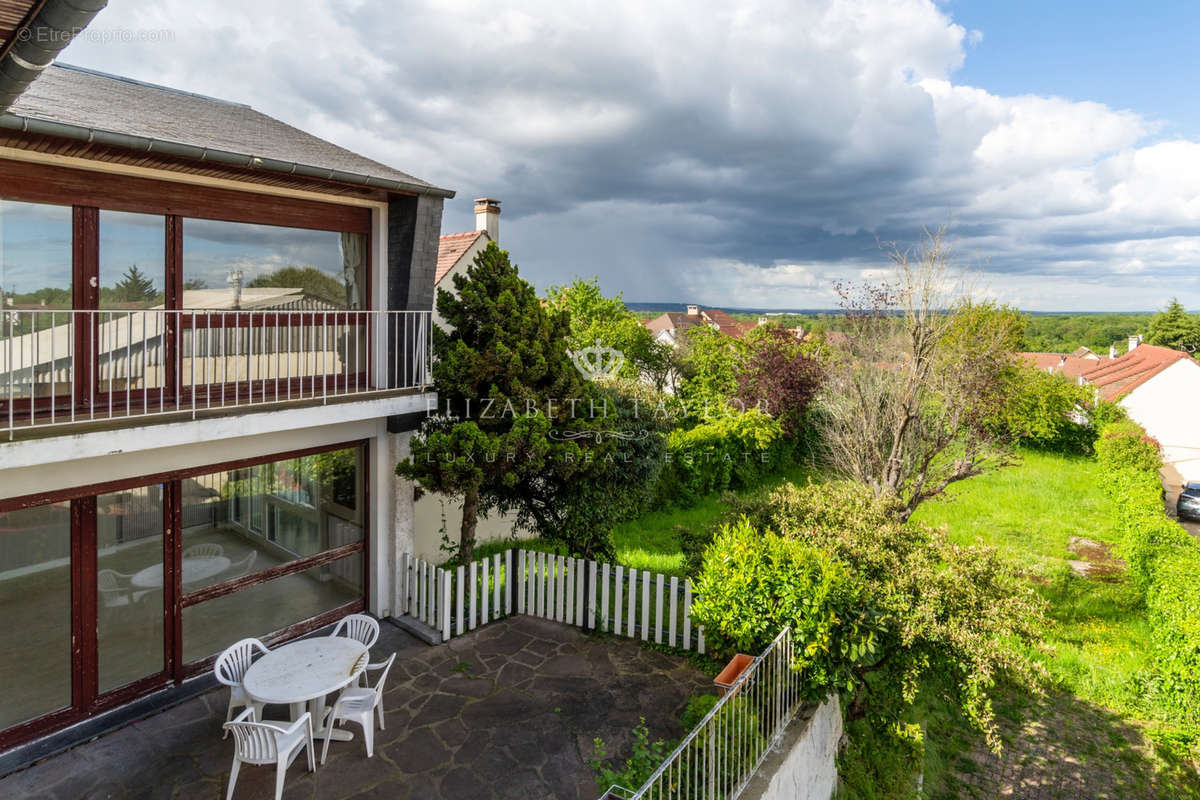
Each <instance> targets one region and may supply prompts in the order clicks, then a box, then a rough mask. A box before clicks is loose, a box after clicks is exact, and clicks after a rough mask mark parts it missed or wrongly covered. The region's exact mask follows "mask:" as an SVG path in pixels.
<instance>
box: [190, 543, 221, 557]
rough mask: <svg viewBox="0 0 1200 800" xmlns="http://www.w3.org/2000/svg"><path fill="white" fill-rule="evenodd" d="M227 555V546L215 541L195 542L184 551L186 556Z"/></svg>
mask: <svg viewBox="0 0 1200 800" xmlns="http://www.w3.org/2000/svg"><path fill="white" fill-rule="evenodd" d="M223 555H225V548H224V547H221V545H219V544H214V543H213V542H205V543H203V544H194V545H192V546H191V547H189V548H187V549H186V550H184V551H183V557H184V558H218V557H219V556H223Z"/></svg>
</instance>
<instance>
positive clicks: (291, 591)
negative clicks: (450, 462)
mask: <svg viewBox="0 0 1200 800" xmlns="http://www.w3.org/2000/svg"><path fill="white" fill-rule="evenodd" d="M364 454H365V447H364V446H363V445H362V444H354V445H347V446H340V447H338V448H336V449H332V450H325V451H321V452H308V453H300V454H291V455H285V456H278V457H273V458H272V459H270V460H260V461H258V462H257V463H253V462H252V463H237V464H231V465H226V466H221V467H210V468H207V469H205V470H204V471H198V470H197V471H193V473H192V474H187V475H183V476H172V477H164V478H162V479H159V480H154V481H150V480H146V481H132V482H128V484H127V485H126V484H122V485H118V486H111V485H110V486H106V487H104V488H103V489H102V490H98V491H94V492H86V491H80V492H78V493H76V494H73V495H72V496H70V497H68V498H64V499H53V498H50V499H47V500H44V501H41V502H37V501H31V502H25V501H23V500H21V499H16V500H10V501H0V642H2V643H3V646H2V647H0V749H3V747H5V746H8V745H9V744H13V743H16V742H19V741H23V740H25V739H28V738H30V737H32V736H36V735H38V734H39V733H43V732H46V731H48V730H53V729H54V728H56V727H60V726H61V725H63V724H68V723H70V722H74V721H77V720H79V719H82V718H85V717H86V716H88V715H89V714H91V713H94V712H96V711H100V710H103V709H106V708H111V707H113V706H116V705H119V704H120V703H122V702H125V701H127V700H129V699H133V698H134V697H137V696H139V695H142V694H145V693H147V692H150V691H153V690H156V689H161V688H164V687H166V686H168V685H170V684H171V683H172V682H178V681H181V680H183V679H184V678H186V677H188V676H189V675H192V674H195V673H197V672H199V671H202V670H203V669H206V668H207V665H208V664H209V663H211V659H212V658H213V657H214V656H215V655H216V654H217V653H219V652H220V651H221V650H223V649H224V648H225V647H227V646H228V645H230V644H232V643H233V642H235V641H237V640H238V639H241V638H244V637H246V636H255V637H259V638H262V639H264V640H266V641H277V640H282V639H286V638H289V637H291V636H294V635H297V634H299V633H302V632H304V631H306V630H310V629H312V628H313V627H317V626H319V625H322V624H325V623H327V622H330V621H332V620H334V619H337V618H338V617H340V616H343V615H345V614H347V613H350V612H352V611H357V610H361V609H362V608H363V605H364V603H363V600H364V597H365V593H366V592H365V589H366V587H365V569H364V563H365V556H366V533H365V532H366V514H365V508H366V503H365V485H366V475H365V459H364ZM6 508H7V510H6Z"/></svg>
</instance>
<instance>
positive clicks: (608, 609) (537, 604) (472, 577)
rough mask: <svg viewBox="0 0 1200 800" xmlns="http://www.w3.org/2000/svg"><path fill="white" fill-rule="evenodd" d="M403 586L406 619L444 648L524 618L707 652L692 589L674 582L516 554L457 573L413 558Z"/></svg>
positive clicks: (616, 567) (612, 567)
mask: <svg viewBox="0 0 1200 800" xmlns="http://www.w3.org/2000/svg"><path fill="white" fill-rule="evenodd" d="M400 579H401V581H402V591H401V598H402V604H403V608H402V609H401V610H400V613H402V614H407V615H409V616H411V617H413V618H414V619H417V620H419V621H420V622H422V623H424V624H425V625H427V626H429V627H430V628H433V629H435V630H437V631H438V632H440V633H441V635H442V640H443V641H448V640H449V639H452V638H453V637H455V636H461V635H462V634H464V633H466V632H468V631H473V630H475V629H476V628H478V627H479V626H481V625H486V624H488V623H489V622H494V621H496V620H498V619H500V618H502V617H507V616H511V615H514V614H524V615H527V616H531V617H540V618H542V619H550V620H554V621H556V622H561V623H563V624H566V625H574V626H575V627H577V628H582V629H585V630H599V631H602V632H604V633H612V634H615V635H617V636H627V637H629V638H640V639H642V640H643V641H651V640H653V641H654V642H655V643H656V644H662V645H667V646H668V647H676V648H680V649H683V650H691V649H693V648H695V649H696V650H697V651H698V652H700V653H703V652H704V631H703V629H701V628H700V626H698V625H693V624H692V618H691V608H692V597H693V596H692V584H691V582H690V581H688V580H686V579H684V580H682V581H681V580H680V579H679V578H678V577H676V576H674V575H670V576H668V575H663V574H661V573H656V574H651V573H650V572H649V571H646V570H641V571H639V570H636V569H632V568H629V569H626V568H625V567H623V566H621V565H620V564H601V563H598V562H596V561H590V560H586V559H581V558H569V557H566V556H559V555H553V554H549V553H540V552H534V551H526V550H521V549H513V548H510V549H508V550H505V551H504V552H502V553H496V554H494V555H493V556H491V557H490V558H485V559H481V560H478V561H474V562H472V563H471V564H470V565H469V566H466V567H457V568H456V569H454V570H446V569H442V568H441V567H435V566H434V565H432V564H430V563H429V562H428V561H425V560H423V559H420V558H416V557H414V556H412V555H408V554H405V556H404V559H403V562H402V564H401V575H400Z"/></svg>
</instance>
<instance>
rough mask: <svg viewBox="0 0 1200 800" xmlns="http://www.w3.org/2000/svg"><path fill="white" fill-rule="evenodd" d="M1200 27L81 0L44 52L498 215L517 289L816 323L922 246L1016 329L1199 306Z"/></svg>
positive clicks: (1076, 7)
mask: <svg viewBox="0 0 1200 800" xmlns="http://www.w3.org/2000/svg"><path fill="white" fill-rule="evenodd" d="M1198 22H1200V8H1196V7H1194V6H1191V5H1190V4H1186V3H1149V2H1147V3H1141V4H1134V3H1129V2H1115V0H1090V2H1080V1H1079V0H1055V2H1053V3H1046V2H1029V0H989V2H982V0H947V1H946V2H932V1H931V0H745V1H743V2H738V3H731V2H728V0H725V1H723V2H722V1H710V0H689V1H688V2H679V1H677V0H656V2H653V3H646V2H644V0H608V2H603V3H601V2H591V1H584V0H579V1H576V2H568V1H567V0H553V2H552V1H551V0H526V2H521V3H513V2H504V0H491V2H466V1H465V0H395V1H394V2H379V1H378V0H376V1H375V2H365V1H363V0H359V1H358V2H355V1H353V0H350V1H349V2H347V0H340V1H339V0H257V1H256V2H254V3H246V2H244V0H238V2H231V1H230V0H212V2H206V3H203V4H201V3H195V2H192V0H162V2H158V3H153V4H151V3H144V2H134V1H133V0H111V1H110V3H109V5H108V7H107V8H106V9H105V10H104V11H102V12H101V13H100V15H99V16H98V17H97V18H96V19H95V21H93V23H92V25H91V26H90V27H89V29H88V31H86V32H85V34H84V35H83V36H81V37H79V38H78V39H76V40H75V41H74V42H72V43H71V44H70V45H69V46H68V48H67V49H66V51H65V52H64V53H63V54H62V56H60V60H61V61H64V62H66V63H70V64H77V65H80V66H85V67H90V68H93V69H99V70H103V71H107V72H112V73H116V74H120V75H126V76H130V77H134V78H138V79H141V80H146V81H151V82H154V83H160V84H165V85H169V86H172V87H176V88H180V89H185V90H188V91H193V92H200V93H203V94H208V95H213V96H217V97H222V98H225V99H229V100H235V101H238V102H244V103H249V104H250V105H253V106H254V107H255V108H257V109H259V110H261V111H263V112H265V113H267V114H270V115H272V116H275V117H277V118H279V119H282V120H284V121H285V122H288V123H290V124H293V125H296V126H298V127H300V128H303V129H305V130H308V131H310V132H312V133H314V134H316V135H318V136H321V137H323V138H326V139H329V140H330V141H333V142H336V143H337V144H340V145H342V146H344V147H347V148H349V149H351V150H354V151H357V152H360V153H363V154H364V155H367V156H370V157H372V158H375V159H377V160H379V161H381V162H383V163H386V164H388V165H391V166H394V167H396V168H398V169H401V170H403V171H405V172H408V173H410V174H413V175H416V176H418V177H420V178H423V179H425V180H428V181H431V182H433V183H436V184H438V185H441V186H445V187H447V188H451V189H454V190H456V191H457V192H458V195H457V197H456V198H455V199H453V200H450V201H447V204H446V210H445V216H444V219H443V232H444V233H449V232H455V231H463V230H470V229H472V228H473V227H474V220H473V218H472V210H471V209H472V199H473V198H475V197H479V196H483V195H487V196H489V197H495V198H499V199H500V200H501V201H502V203H503V206H502V207H503V214H502V216H501V220H500V223H501V224H500V241H501V245H502V246H503V247H505V249H507V250H509V251H510V252H511V254H512V257H513V259H514V261H516V262H517V263H518V264H519V265H520V267H521V273H522V274H523V275H524V276H525V277H526V278H528V279H529V280H531V281H532V282H533V283H534V284H535V285H537V286H538V288H539V289H544V288H546V287H547V286H550V285H555V284H562V283H566V282H569V281H570V280H572V279H573V278H575V277H585V278H586V277H592V276H596V277H598V278H599V281H600V285H601V287H602V288H603V289H604V290H605V291H606V292H607V293H615V292H621V293H622V294H623V296H624V297H625V299H626V300H630V301H670V302H699V303H703V304H706V305H713V306H724V307H767V308H781V309H782V308H826V307H832V306H834V305H836V293H835V289H834V286H835V284H836V283H837V282H838V281H859V280H877V279H879V278H880V277H881V276H883V275H885V274H886V273H885V272H884V270H886V268H887V266H888V260H887V257H886V253H885V252H884V251H883V250H882V249H881V245H884V246H886V243H890V242H895V243H898V244H900V245H901V246H906V245H909V244H911V243H914V242H917V241H918V240H919V238H920V236H921V231H922V229H923V228H925V227H937V226H940V225H946V226H948V232H949V236H950V237H951V239H952V240H953V242H954V247H955V253H956V258H957V260H958V262H959V263H961V264H962V265H963V266H964V267H967V268H969V269H970V270H971V271H972V272H974V273H975V275H976V280H975V284H976V286H977V287H978V288H979V291H981V292H982V293H984V294H985V295H987V296H988V297H991V298H993V299H996V300H998V301H1002V302H1007V303H1012V304H1014V305H1017V306H1019V307H1021V308H1024V309H1027V310H1150V309H1154V308H1158V307H1161V306H1163V305H1164V304H1165V303H1166V301H1167V300H1168V299H1169V298H1170V297H1171V296H1178V297H1179V299H1180V300H1182V301H1183V302H1184V303H1185V305H1188V306H1189V307H1191V308H1200V108H1198V107H1197V106H1196V104H1195V103H1194V102H1193V101H1192V98H1193V97H1194V94H1195V87H1196V85H1197V83H1198V81H1197V78H1200V75H1197V72H1198V68H1197V61H1196V59H1195V57H1194V44H1193V39H1194V33H1195V30H1196V28H1197V23H1198Z"/></svg>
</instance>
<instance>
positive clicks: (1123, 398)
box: [1082, 338, 1200, 482]
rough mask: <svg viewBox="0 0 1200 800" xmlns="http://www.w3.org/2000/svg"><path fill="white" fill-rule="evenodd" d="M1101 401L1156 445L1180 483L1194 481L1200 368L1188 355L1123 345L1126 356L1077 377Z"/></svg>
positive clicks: (1198, 471) (1199, 439) (1199, 476)
mask: <svg viewBox="0 0 1200 800" xmlns="http://www.w3.org/2000/svg"><path fill="white" fill-rule="evenodd" d="M1082 380H1084V381H1085V382H1086V383H1089V384H1091V385H1093V386H1095V387H1096V391H1097V393H1098V395H1099V396H1100V397H1101V398H1102V399H1104V400H1110V401H1113V402H1116V403H1119V404H1120V405H1121V407H1122V408H1124V409H1125V410H1126V411H1127V412H1128V413H1129V416H1130V418H1131V419H1133V420H1134V421H1135V422H1137V423H1138V424H1139V425H1141V426H1142V427H1143V428H1145V429H1146V432H1147V433H1148V434H1150V435H1151V436H1153V437H1154V438H1155V439H1157V440H1158V443H1159V446H1160V448H1161V451H1162V456H1163V461H1164V462H1165V464H1166V465H1167V466H1168V467H1170V468H1173V469H1174V471H1176V472H1177V473H1178V474H1179V475H1180V476H1181V478H1182V480H1183V481H1184V482H1190V481H1200V418H1198V417H1197V414H1196V398H1197V397H1200V363H1198V362H1197V361H1196V359H1195V358H1193V357H1192V356H1191V355H1189V354H1188V353H1184V352H1182V351H1179V350H1172V349H1170V348H1167V347H1158V346H1155V345H1149V344H1141V342H1140V340H1139V339H1137V338H1131V339H1130V341H1129V351H1128V352H1127V353H1125V354H1124V355H1122V356H1119V357H1117V358H1113V359H1104V360H1101V361H1100V362H1098V366H1096V367H1094V368H1093V369H1091V370H1088V371H1086V372H1084V373H1083V374H1082Z"/></svg>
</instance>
